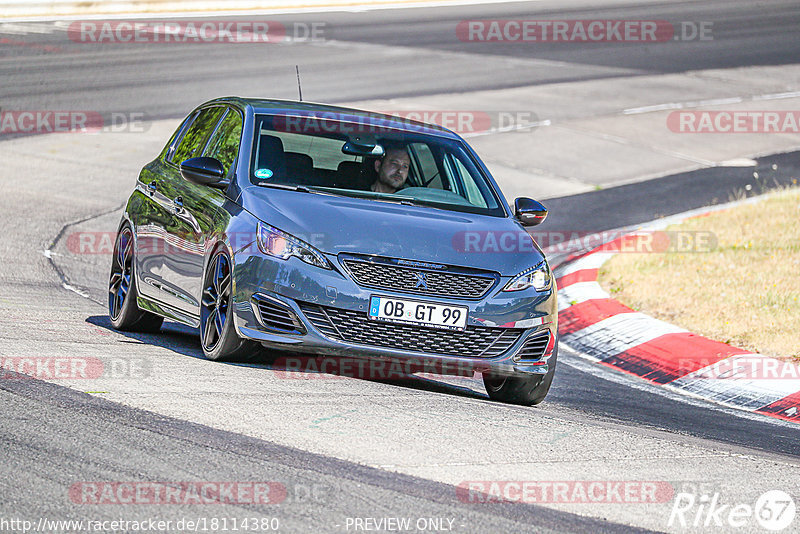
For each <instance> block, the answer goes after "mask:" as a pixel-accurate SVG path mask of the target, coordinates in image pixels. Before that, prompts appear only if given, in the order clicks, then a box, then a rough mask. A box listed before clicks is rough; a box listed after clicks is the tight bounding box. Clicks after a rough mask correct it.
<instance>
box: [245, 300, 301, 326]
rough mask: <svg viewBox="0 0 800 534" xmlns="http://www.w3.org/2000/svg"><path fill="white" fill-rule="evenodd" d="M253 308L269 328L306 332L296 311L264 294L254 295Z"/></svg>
mask: <svg viewBox="0 0 800 534" xmlns="http://www.w3.org/2000/svg"><path fill="white" fill-rule="evenodd" d="M253 308H254V309H255V311H256V313H257V314H258V317H259V319H260V320H261V324H263V325H264V326H266V327H267V328H272V329H274V330H280V331H281V332H291V333H298V334H302V333H305V328H304V327H303V325H302V323H300V320H299V319H298V318H297V316H296V315H295V314H294V312H293V311H292V310H290V309H289V308H287V307H286V306H285V305H283V304H280V303H278V302H276V301H274V300H272V299H269V298H266V297H264V296H262V295H253Z"/></svg>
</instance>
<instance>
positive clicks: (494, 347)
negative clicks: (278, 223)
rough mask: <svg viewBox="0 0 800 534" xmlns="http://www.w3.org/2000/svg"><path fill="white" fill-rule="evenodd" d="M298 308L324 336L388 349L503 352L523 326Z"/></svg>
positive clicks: (474, 355) (474, 353) (467, 354)
mask: <svg viewBox="0 0 800 534" xmlns="http://www.w3.org/2000/svg"><path fill="white" fill-rule="evenodd" d="M300 309H301V310H302V312H303V313H304V314H305V316H306V317H307V318H308V320H309V321H311V323H312V324H313V325H314V326H315V327H316V328H317V329H318V330H319V331H320V332H322V333H323V334H324V335H325V336H327V337H329V338H331V339H335V340H337V341H344V342H346V343H353V344H357V345H366V346H370V347H384V348H390V349H398V350H406V351H412V352H422V353H427V354H439V355H447V356H464V357H468V358H491V357H494V356H499V355H501V354H503V353H505V352H506V351H507V350H508V349H509V348H511V346H512V345H513V344H514V343H516V342H517V340H518V339H519V337H520V336H521V335H522V332H523V330H522V329H518V328H490V327H485V326H468V327H467V328H466V329H465V330H464V331H457V330H441V329H437V328H425V327H420V326H412V325H404V324H395V323H386V322H382V321H377V320H370V319H369V318H368V317H367V314H366V313H365V312H356V311H351V310H342V309H339V308H329V307H323V306H318V305H316V304H306V303H301V304H300Z"/></svg>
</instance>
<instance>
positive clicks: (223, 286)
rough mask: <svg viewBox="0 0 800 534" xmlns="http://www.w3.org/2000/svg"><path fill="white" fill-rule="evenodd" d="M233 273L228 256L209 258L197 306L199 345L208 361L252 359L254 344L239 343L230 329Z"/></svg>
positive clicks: (221, 252)
mask: <svg viewBox="0 0 800 534" xmlns="http://www.w3.org/2000/svg"><path fill="white" fill-rule="evenodd" d="M232 278H233V271H232V268H231V259H230V257H229V256H228V253H227V252H225V251H224V250H220V251H218V252H216V253H215V254H214V256H212V258H211V261H210V262H209V264H208V269H207V270H206V275H205V278H204V281H203V301H202V303H201V305H200V343H201V344H202V345H203V354H205V356H206V358H208V359H209V360H241V359H246V358H247V357H249V356H252V355H253V354H254V353H255V352H256V350H257V349H258V344H257V343H254V342H252V341H249V340H246V339H242V338H240V337H239V335H238V334H237V333H236V328H234V326H233V306H232V288H233V279H232Z"/></svg>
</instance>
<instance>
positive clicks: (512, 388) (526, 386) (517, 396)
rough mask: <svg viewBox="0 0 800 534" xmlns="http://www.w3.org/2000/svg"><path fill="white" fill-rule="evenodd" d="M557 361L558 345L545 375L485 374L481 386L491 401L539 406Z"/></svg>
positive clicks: (548, 388)
mask: <svg viewBox="0 0 800 534" xmlns="http://www.w3.org/2000/svg"><path fill="white" fill-rule="evenodd" d="M557 360H558V343H556V347H555V348H554V349H553V355H552V356H551V358H550V360H549V362H548V363H549V365H548V367H549V368H548V370H547V374H545V375H536V376H531V377H528V376H500V375H492V374H490V373H485V374H484V375H483V385H484V386H485V387H486V393H488V394H489V398H491V399H492V400H496V401H500V402H506V403H508V404H521V405H523V406H533V405H535V404H539V403H540V402H542V401H543V400H544V398H545V397H546V396H547V392H548V391H550V385H551V384H552V383H553V375H555V372H556V361H557Z"/></svg>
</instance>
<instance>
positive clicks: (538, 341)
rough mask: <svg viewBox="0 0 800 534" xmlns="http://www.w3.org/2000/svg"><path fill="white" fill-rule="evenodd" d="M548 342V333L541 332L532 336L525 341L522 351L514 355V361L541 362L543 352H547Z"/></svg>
mask: <svg viewBox="0 0 800 534" xmlns="http://www.w3.org/2000/svg"><path fill="white" fill-rule="evenodd" d="M549 342H550V332H549V331H546V332H541V333H539V334H534V335H532V336H531V337H529V338H528V340H527V341H525V344H524V345H523V346H522V349H521V350H520V351H519V353H518V354H517V355H516V357H515V359H516V360H526V361H537V360H541V359H542V356H544V351H545V350H547V344H548V343H549Z"/></svg>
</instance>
